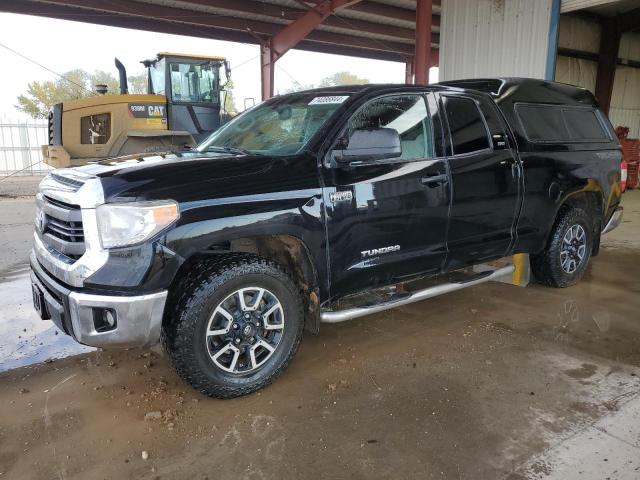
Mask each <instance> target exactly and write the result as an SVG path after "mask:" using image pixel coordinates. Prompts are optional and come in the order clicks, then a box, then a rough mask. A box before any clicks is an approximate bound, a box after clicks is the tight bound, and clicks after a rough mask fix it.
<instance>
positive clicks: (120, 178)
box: [75, 152, 315, 203]
mask: <svg viewBox="0 0 640 480" xmlns="http://www.w3.org/2000/svg"><path fill="white" fill-rule="evenodd" d="M296 159H297V157H269V156H262V155H230V154H226V153H213V152H212V153H200V152H182V153H171V154H157V153H156V154H148V155H135V156H129V157H122V158H116V159H112V160H103V161H101V162H97V163H92V164H89V165H85V166H82V167H77V168H76V169H75V170H79V171H81V172H82V173H85V174H88V175H92V176H96V177H98V178H99V179H100V181H101V183H102V187H103V190H104V196H105V201H106V202H117V201H141V200H164V199H172V200H176V201H178V202H181V203H183V202H190V201H198V200H204V199H213V198H224V197H236V196H243V195H251V194H260V193H270V192H274V191H282V190H284V189H287V188H289V186H287V185H286V183H288V182H286V181H285V179H284V178H283V176H284V177H290V176H289V175H286V172H287V171H289V173H290V171H291V170H290V168H289V169H288V168H287V166H290V165H291V164H295V163H297V160H296ZM307 175H308V174H307ZM309 180H310V178H307V179H306V181H304V184H305V185H309V183H308V181H309ZM314 183H315V182H314Z"/></svg>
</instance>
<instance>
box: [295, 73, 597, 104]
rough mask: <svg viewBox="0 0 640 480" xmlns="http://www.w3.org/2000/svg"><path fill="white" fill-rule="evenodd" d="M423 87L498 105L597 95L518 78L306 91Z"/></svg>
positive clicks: (578, 100)
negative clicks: (470, 94)
mask: <svg viewBox="0 0 640 480" xmlns="http://www.w3.org/2000/svg"><path fill="white" fill-rule="evenodd" d="M424 88H429V89H431V90H439V91H447V90H449V91H460V90H461V89H462V90H473V91H476V92H482V93H486V94H489V95H491V96H492V97H493V99H494V100H495V101H496V103H498V104H500V103H503V102H506V101H507V99H508V100H509V101H508V102H507V103H511V104H513V103H516V102H527V103H547V104H558V105H589V106H591V105H595V104H596V100H595V98H594V96H593V95H592V94H591V92H589V90H587V89H585V88H581V87H576V86H574V85H568V84H566V83H559V82H551V81H548V80H540V79H535V78H518V77H504V78H477V79H465V80H453V81H449V82H441V83H436V84H431V85H405V84H397V83H389V84H373V83H367V84H363V85H338V86H334V87H321V88H315V89H312V90H306V91H305V93H306V92H309V93H329V94H337V93H346V94H354V93H370V92H376V91H385V90H398V89H403V90H406V89H409V90H412V89H416V90H420V89H424Z"/></svg>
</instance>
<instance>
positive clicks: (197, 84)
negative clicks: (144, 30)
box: [42, 52, 232, 168]
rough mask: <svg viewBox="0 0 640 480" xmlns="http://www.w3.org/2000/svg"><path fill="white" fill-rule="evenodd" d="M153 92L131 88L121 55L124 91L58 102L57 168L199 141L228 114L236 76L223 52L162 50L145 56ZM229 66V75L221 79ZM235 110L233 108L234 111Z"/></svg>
mask: <svg viewBox="0 0 640 480" xmlns="http://www.w3.org/2000/svg"><path fill="white" fill-rule="evenodd" d="M142 63H143V64H144V66H145V67H146V68H147V80H148V87H147V89H148V94H129V93H128V85H127V74H126V70H125V68H124V65H122V63H121V62H120V61H119V60H118V59H116V61H115V64H116V68H117V69H118V73H119V78H120V94H119V95H105V93H107V92H106V86H104V85H97V86H96V91H97V94H96V96H94V97H89V98H82V99H79V100H68V101H65V102H63V103H58V104H56V105H55V106H54V107H53V110H52V111H51V112H50V113H49V144H48V145H43V146H42V155H43V160H44V162H45V163H46V164H48V165H50V166H52V167H54V168H62V167H70V166H78V165H84V164H86V163H88V162H91V161H97V160H101V159H104V158H110V157H116V156H122V155H131V154H138V153H145V152H166V151H173V150H179V149H182V148H185V147H189V146H193V145H195V144H196V143H198V142H199V141H200V140H202V139H203V138H204V137H206V136H207V135H209V134H210V133H211V132H213V131H214V130H216V129H217V128H218V127H219V126H220V124H221V123H223V121H224V120H225V118H224V117H225V116H226V115H227V114H226V113H224V109H223V108H221V103H222V102H221V97H222V95H221V93H222V92H223V91H224V85H225V84H226V82H227V81H229V79H230V73H231V72H230V68H229V63H228V62H227V61H226V60H225V59H224V58H222V57H205V56H195V55H183V54H178V53H166V52H163V53H159V54H158V55H157V57H156V58H155V59H153V60H145V61H143V62H142ZM222 69H224V73H225V77H226V80H225V81H224V82H223V81H222V80H221V70H222ZM231 115H232V114H231Z"/></svg>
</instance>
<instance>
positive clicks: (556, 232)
mask: <svg viewBox="0 0 640 480" xmlns="http://www.w3.org/2000/svg"><path fill="white" fill-rule="evenodd" d="M574 225H580V226H581V227H582V228H583V229H584V232H585V235H586V249H585V257H584V258H583V260H582V261H581V262H580V263H579V265H578V267H577V268H576V270H575V271H574V272H572V273H567V272H566V271H565V270H564V269H563V268H562V265H561V261H560V251H561V250H562V243H563V238H564V236H565V234H566V233H567V231H568V230H569V228H571V227H572V226H574ZM593 235H594V232H593V222H592V221H591V219H590V218H589V216H588V215H587V214H586V212H585V211H584V210H582V209H581V208H571V207H567V208H563V209H562V210H561V211H560V213H559V214H558V217H557V218H556V221H555V223H554V225H553V229H552V230H551V235H550V237H549V240H548V242H547V246H546V248H545V249H544V250H543V251H542V252H541V253H539V254H537V255H532V256H531V268H532V271H533V274H534V276H535V278H536V281H538V282H540V283H542V284H543V285H547V286H549V287H556V288H564V287H568V286H571V285H574V284H575V283H577V282H578V281H580V279H581V278H582V276H583V275H584V272H585V270H586V269H587V266H588V264H589V260H590V257H591V253H592V250H593V248H592V247H593V241H594V238H593Z"/></svg>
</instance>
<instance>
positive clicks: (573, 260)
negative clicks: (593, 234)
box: [560, 224, 587, 274]
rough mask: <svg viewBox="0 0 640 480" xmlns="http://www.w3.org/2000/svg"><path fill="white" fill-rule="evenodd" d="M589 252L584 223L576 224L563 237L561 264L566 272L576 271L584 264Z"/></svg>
mask: <svg viewBox="0 0 640 480" xmlns="http://www.w3.org/2000/svg"><path fill="white" fill-rule="evenodd" d="M586 252H587V234H586V232H585V231H584V228H582V225H578V224H574V225H572V226H571V227H569V229H567V231H566V232H565V234H564V237H562V248H561V249H560V265H561V267H562V270H564V271H565V272H566V273H569V274H571V273H574V272H575V271H576V270H577V269H578V268H579V267H580V265H581V264H582V262H583V260H584V258H585V256H586Z"/></svg>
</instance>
